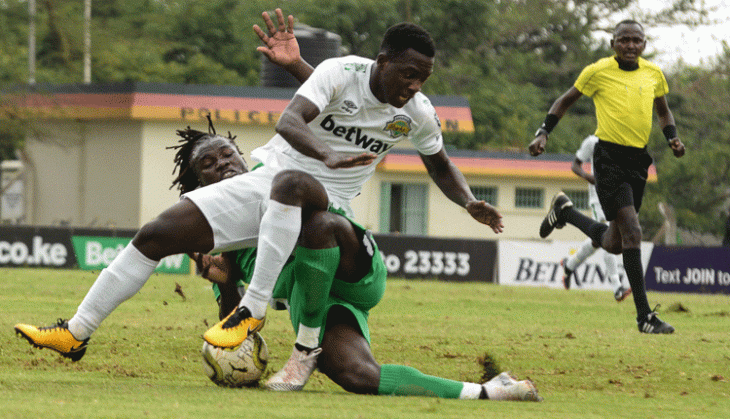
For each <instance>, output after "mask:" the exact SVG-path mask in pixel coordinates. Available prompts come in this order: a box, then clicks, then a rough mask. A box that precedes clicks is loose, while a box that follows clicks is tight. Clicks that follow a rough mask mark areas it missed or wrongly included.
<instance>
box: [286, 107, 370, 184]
mask: <svg viewBox="0 0 730 419" xmlns="http://www.w3.org/2000/svg"><path fill="white" fill-rule="evenodd" d="M317 115H319V108H317V106H315V105H314V104H313V103H312V102H311V101H310V100H309V99H307V98H305V97H303V96H300V95H295V96H294V98H293V99H292V100H291V101H290V102H289V104H288V105H287V107H286V109H284V112H283V113H282V114H281V117H280V118H279V121H278V122H277V123H276V132H277V133H279V135H281V136H282V137H284V139H285V140H286V141H287V142H289V144H291V146H292V147H294V149H296V150H297V151H298V152H300V153H302V154H304V155H305V156H309V157H312V158H315V159H317V160H320V161H322V162H323V163H324V164H325V165H327V167H329V168H330V169H342V168H346V167H355V166H367V165H369V164H371V163H372V162H373V161H374V160H375V158H376V157H377V154H375V153H362V154H360V155H358V156H355V157H351V156H347V155H344V154H342V153H338V152H336V151H335V150H334V149H332V147H330V146H329V145H327V144H326V143H325V142H324V141H322V140H320V139H319V138H318V137H317V136H316V135H315V134H314V132H312V130H311V129H310V128H309V126H308V125H307V124H308V123H309V122H311V121H312V120H313V119H314V118H316V117H317Z"/></svg>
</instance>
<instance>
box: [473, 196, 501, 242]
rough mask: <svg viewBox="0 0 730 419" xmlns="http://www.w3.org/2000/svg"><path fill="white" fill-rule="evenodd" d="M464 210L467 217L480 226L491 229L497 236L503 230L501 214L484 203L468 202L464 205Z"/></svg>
mask: <svg viewBox="0 0 730 419" xmlns="http://www.w3.org/2000/svg"><path fill="white" fill-rule="evenodd" d="M466 210H467V212H469V215H471V216H472V218H474V219H475V220H477V221H479V222H480V223H482V224H486V225H488V226H489V227H491V228H492V231H494V232H495V233H497V234H499V233H501V232H502V231H503V230H504V224H502V214H500V213H499V211H497V210H496V209H495V208H494V207H493V206H491V205H489V204H487V203H486V202H485V201H470V202H467V203H466Z"/></svg>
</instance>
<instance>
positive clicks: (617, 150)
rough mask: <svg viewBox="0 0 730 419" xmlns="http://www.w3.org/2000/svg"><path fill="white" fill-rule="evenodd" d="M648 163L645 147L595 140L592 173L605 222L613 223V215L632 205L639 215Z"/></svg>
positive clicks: (614, 217) (648, 156) (650, 160)
mask: <svg viewBox="0 0 730 419" xmlns="http://www.w3.org/2000/svg"><path fill="white" fill-rule="evenodd" d="M651 163H652V159H651V156H650V155H649V153H648V152H647V151H646V147H644V148H636V147H628V146H623V145H618V144H615V143H611V142H608V141H603V140H599V141H598V144H596V148H595V150H594V151H593V173H594V175H595V177H596V192H597V194H598V200H599V201H600V203H601V208H603V212H604V213H605V214H606V220H608V221H612V220H615V219H616V213H617V212H618V210H619V209H620V208H623V207H628V206H632V205H633V207H634V208H635V209H636V212H637V213H638V212H639V208H641V200H642V198H643V196H644V187H645V186H646V178H647V176H648V174H649V166H651Z"/></svg>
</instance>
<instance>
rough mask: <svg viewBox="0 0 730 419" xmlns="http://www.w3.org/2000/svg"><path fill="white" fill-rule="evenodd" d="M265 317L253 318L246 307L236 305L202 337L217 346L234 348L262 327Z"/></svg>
mask: <svg viewBox="0 0 730 419" xmlns="http://www.w3.org/2000/svg"><path fill="white" fill-rule="evenodd" d="M265 322H266V317H264V318H263V319H261V320H259V319H254V318H253V317H252V316H251V311H249V309H248V308H246V307H238V308H236V309H235V310H233V311H232V312H231V314H229V315H228V316H227V317H226V318H225V319H223V320H221V321H219V322H218V323H216V325H215V326H213V327H211V328H210V329H208V331H207V332H205V334H204V335H203V339H205V341H206V342H208V343H210V344H211V345H213V346H217V347H219V348H234V347H236V346H238V345H240V344H241V343H243V341H244V340H246V338H247V337H248V335H251V334H254V333H256V332H258V331H259V330H261V329H263V328H264V323H265Z"/></svg>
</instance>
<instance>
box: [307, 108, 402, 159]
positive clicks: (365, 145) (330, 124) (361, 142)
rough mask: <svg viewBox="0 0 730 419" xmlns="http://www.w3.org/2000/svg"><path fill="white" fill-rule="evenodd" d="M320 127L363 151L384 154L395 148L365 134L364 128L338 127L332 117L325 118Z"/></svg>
mask: <svg viewBox="0 0 730 419" xmlns="http://www.w3.org/2000/svg"><path fill="white" fill-rule="evenodd" d="M319 126H320V127H321V128H322V129H323V130H325V131H329V132H331V133H332V135H334V136H336V137H340V138H344V139H345V140H347V141H349V142H351V143H353V144H355V145H357V146H360V147H362V149H363V150H367V151H370V152H372V153H376V154H383V153H385V152H386V151H388V150H390V149H391V147H393V144H387V143H384V142H382V141H380V140H376V139H375V138H370V137H368V136H367V135H366V134H363V132H362V128H357V127H343V126H341V125H337V123H336V122H335V120H334V118H332V115H327V116H325V117H324V119H323V120H322V122H320V123H319Z"/></svg>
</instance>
